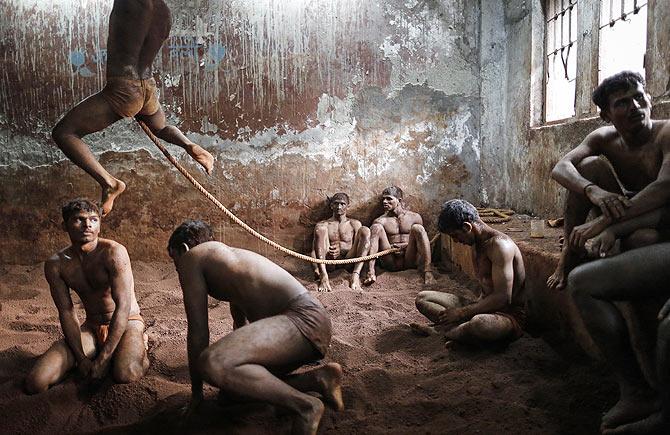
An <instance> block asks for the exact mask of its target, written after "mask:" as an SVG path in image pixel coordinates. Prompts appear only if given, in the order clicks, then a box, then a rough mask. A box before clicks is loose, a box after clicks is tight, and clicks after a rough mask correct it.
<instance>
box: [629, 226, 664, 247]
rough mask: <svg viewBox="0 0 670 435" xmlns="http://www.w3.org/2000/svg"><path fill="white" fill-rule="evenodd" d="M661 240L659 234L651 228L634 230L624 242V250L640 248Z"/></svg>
mask: <svg viewBox="0 0 670 435" xmlns="http://www.w3.org/2000/svg"><path fill="white" fill-rule="evenodd" d="M660 240H661V237H660V233H659V232H658V231H657V230H655V229H653V228H642V229H639V230H636V231H635V232H633V233H632V234H631V235H629V236H628V237H626V239H625V240H624V247H625V248H626V249H635V248H642V247H644V246H649V245H653V244H654V243H658V242H659V241H660Z"/></svg>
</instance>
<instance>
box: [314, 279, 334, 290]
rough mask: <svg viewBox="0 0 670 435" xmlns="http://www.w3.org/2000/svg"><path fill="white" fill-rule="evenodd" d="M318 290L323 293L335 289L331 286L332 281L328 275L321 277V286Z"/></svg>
mask: <svg viewBox="0 0 670 435" xmlns="http://www.w3.org/2000/svg"><path fill="white" fill-rule="evenodd" d="M317 290H318V291H320V292H322V293H323V292H332V291H333V288H332V287H331V286H330V281H329V280H328V277H327V276H324V277H322V278H321V281H320V282H319V288H318V289H317Z"/></svg>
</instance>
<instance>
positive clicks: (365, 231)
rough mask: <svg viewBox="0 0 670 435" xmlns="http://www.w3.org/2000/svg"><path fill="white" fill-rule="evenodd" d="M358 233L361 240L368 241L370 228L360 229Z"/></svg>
mask: <svg viewBox="0 0 670 435" xmlns="http://www.w3.org/2000/svg"><path fill="white" fill-rule="evenodd" d="M358 233H359V234H360V235H361V238H363V239H369V238H370V228H368V227H360V228H359V229H358Z"/></svg>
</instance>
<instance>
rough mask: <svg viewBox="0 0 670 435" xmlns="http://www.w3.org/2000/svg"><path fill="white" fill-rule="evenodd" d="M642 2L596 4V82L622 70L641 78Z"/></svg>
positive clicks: (608, 0) (644, 17) (622, 0)
mask: <svg viewBox="0 0 670 435" xmlns="http://www.w3.org/2000/svg"><path fill="white" fill-rule="evenodd" d="M646 47H647V1H646V0H600V42H599V50H598V79H599V81H602V80H603V79H604V78H606V77H609V76H611V75H612V74H616V73H618V72H620V71H623V70H630V71H636V72H639V73H640V74H642V77H644V76H645V71H644V54H645V51H646Z"/></svg>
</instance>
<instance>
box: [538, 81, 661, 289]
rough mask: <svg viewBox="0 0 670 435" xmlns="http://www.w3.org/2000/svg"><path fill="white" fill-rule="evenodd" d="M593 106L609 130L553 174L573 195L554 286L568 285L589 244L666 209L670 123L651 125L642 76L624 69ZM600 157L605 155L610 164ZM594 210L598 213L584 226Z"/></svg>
mask: <svg viewBox="0 0 670 435" xmlns="http://www.w3.org/2000/svg"><path fill="white" fill-rule="evenodd" d="M593 101H594V102H595V103H596V105H598V107H600V116H601V117H602V119H604V120H605V121H607V122H611V123H612V126H607V127H601V128H599V129H597V130H595V131H594V132H592V133H591V134H589V135H588V136H587V137H586V139H584V141H583V142H582V143H581V144H579V145H578V146H577V147H576V148H575V149H573V150H572V151H570V152H569V153H567V154H566V155H565V156H564V157H563V158H562V159H561V160H560V161H559V162H558V163H557V164H556V166H555V167H554V169H553V171H552V174H551V176H552V178H554V180H556V181H557V182H558V183H560V184H561V185H562V186H564V187H565V188H567V189H568V197H567V202H566V209H565V242H564V244H563V252H562V253H561V259H560V261H559V263H558V266H557V268H556V271H555V272H554V274H553V275H551V276H550V277H549V279H548V280H547V285H548V286H549V287H550V288H557V289H561V288H564V287H565V285H566V278H567V276H568V273H569V272H570V270H572V269H573V268H574V267H575V266H576V265H577V264H578V263H579V262H580V257H581V256H582V255H583V253H584V251H583V246H584V243H585V242H586V240H588V239H590V238H592V237H595V236H597V235H598V234H599V233H600V232H601V231H603V230H604V229H605V228H607V226H609V225H610V224H611V223H613V222H617V221H622V220H627V219H630V218H632V217H635V216H638V215H640V214H643V213H645V212H648V211H651V210H654V209H656V208H659V207H662V206H664V205H665V204H666V203H667V201H668V200H669V199H670V187H669V186H668V185H669V184H670V121H667V120H652V119H651V102H650V99H649V95H648V94H647V93H646V92H645V90H644V79H643V78H642V76H640V75H639V74H637V73H633V72H628V71H624V72H621V73H619V74H616V75H614V76H612V77H608V78H607V79H605V80H604V81H603V82H602V83H601V84H600V86H598V88H597V89H596V90H595V91H594V92H593ZM599 156H605V157H606V158H607V159H608V160H609V162H610V163H611V165H612V166H611V167H610V166H609V165H608V164H607V162H605V161H604V160H603V159H601V158H600V157H599ZM612 170H613V171H614V172H612ZM617 177H618V179H619V181H620V182H621V186H620V185H619V183H618V182H617ZM593 207H595V208H596V210H597V211H598V212H599V213H601V214H600V216H599V217H597V218H595V219H594V220H591V221H589V222H586V223H585V221H586V219H587V216H588V214H589V211H590V210H591V209H592V208H593ZM658 241H659V235H658V234H657V233H656V232H655V231H653V230H652V231H648V230H645V231H644V232H634V233H632V234H630V235H629V236H628V237H626V238H625V239H624V240H623V248H624V249H632V248H635V247H641V246H645V245H648V244H651V243H656V242H658Z"/></svg>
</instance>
